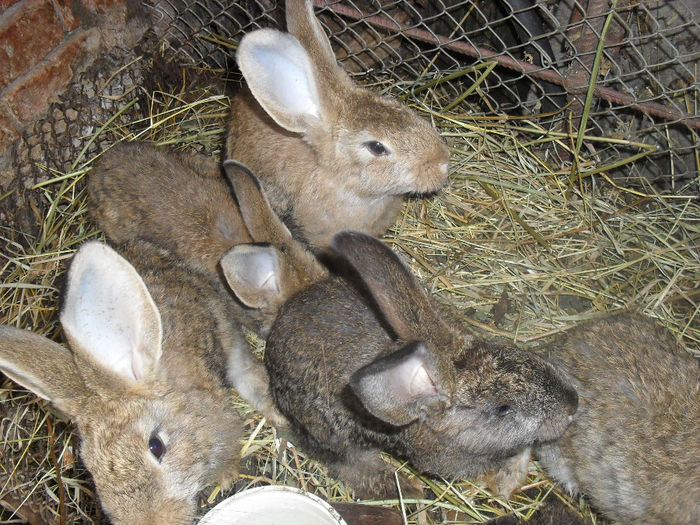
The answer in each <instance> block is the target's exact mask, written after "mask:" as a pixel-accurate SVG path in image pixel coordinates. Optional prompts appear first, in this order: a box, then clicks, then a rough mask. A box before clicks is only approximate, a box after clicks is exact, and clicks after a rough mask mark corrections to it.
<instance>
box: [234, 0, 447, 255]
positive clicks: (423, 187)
mask: <svg viewBox="0 0 700 525" xmlns="http://www.w3.org/2000/svg"><path fill="white" fill-rule="evenodd" d="M286 18H287V28H288V30H289V33H283V32H280V31H277V30H274V29H260V30H257V31H253V32H251V33H249V34H247V35H245V36H244V38H243V39H242V40H241V42H240V44H239V47H238V50H237V53H236V60H237V63H238V66H239V68H240V70H241V72H242V73H243V76H244V77H245V80H246V82H247V88H248V89H243V90H241V91H240V92H239V93H238V94H237V95H236V96H235V97H234V99H233V102H232V109H231V115H232V116H231V120H230V123H229V126H228V137H227V141H226V155H227V157H228V158H235V159H237V160H239V161H241V162H243V163H244V164H246V165H247V166H249V167H250V168H251V169H252V170H253V172H255V173H256V174H257V175H258V177H259V178H260V180H261V182H262V185H263V188H264V189H265V192H266V194H267V196H268V198H269V200H270V202H271V204H272V206H273V208H274V209H275V211H276V212H277V213H278V215H279V216H280V217H281V218H282V220H283V221H284V222H285V223H287V224H288V225H289V227H290V229H291V231H292V233H293V234H294V235H295V236H296V237H298V238H300V239H303V240H304V241H306V242H307V243H309V244H310V245H311V246H312V247H314V249H315V250H317V251H323V250H324V249H325V248H327V246H328V243H329V242H330V239H331V237H332V236H333V234H334V233H336V232H338V231H340V230H343V229H355V230H360V231H363V232H366V233H369V234H373V235H381V234H383V233H384V232H385V231H386V230H387V229H388V228H389V227H390V226H391V225H392V224H393V223H394V222H395V221H396V218H397V216H398V213H399V211H400V209H401V205H402V202H403V196H404V195H406V194H410V193H431V192H435V191H437V190H439V189H440V188H441V187H442V186H443V184H444V183H445V181H446V179H447V172H448V165H449V150H448V149H447V146H446V145H445V143H444V142H443V140H442V138H441V137H440V136H439V134H438V133H437V132H436V131H435V130H434V129H433V128H432V126H431V125H430V124H429V123H428V122H426V121H425V120H424V119H422V118H420V117H419V116H418V115H417V114H415V113H414V112H413V111H411V110H409V109H408V108H406V107H405V106H403V105H401V104H400V103H399V102H397V101H396V100H393V99H390V98H386V97H381V96H378V95H376V94H373V93H372V92H371V91H369V90H368V89H366V88H362V87H360V86H357V85H355V84H354V83H353V82H352V80H351V79H350V77H349V76H348V75H347V74H346V73H345V72H344V71H343V70H342V69H341V68H340V67H339V66H338V65H337V63H336V58H335V56H334V55H333V51H332V49H331V46H330V43H329V40H328V37H327V36H326V34H325V33H324V32H323V28H322V27H321V25H320V23H319V22H318V20H317V19H316V17H315V16H314V12H313V5H312V2H311V1H310V0H287V4H286Z"/></svg>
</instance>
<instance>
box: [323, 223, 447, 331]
mask: <svg viewBox="0 0 700 525" xmlns="http://www.w3.org/2000/svg"><path fill="white" fill-rule="evenodd" d="M331 247H332V248H333V249H334V250H335V251H337V252H338V253H339V254H340V255H342V256H343V257H344V258H345V259H347V261H348V262H349V263H350V264H351V265H352V266H353V268H354V269H355V270H356V271H357V273H358V274H359V275H360V277H361V278H362V281H363V282H364V283H365V285H366V286H367V288H368V289H369V291H370V293H371V294H372V297H373V298H374V300H375V301H376V302H377V305H378V306H379V309H380V310H381V312H382V314H383V315H384V317H385V318H386V320H387V322H388V323H389V324H390V325H391V327H392V328H393V329H394V331H395V332H396V335H397V336H399V337H400V338H401V339H403V340H405V341H411V340H420V339H422V337H423V336H424V334H425V332H426V328H434V327H436V326H439V324H440V323H441V320H440V319H439V316H438V315H437V313H436V311H435V308H434V306H433V304H432V302H431V301H430V299H429V298H428V296H427V294H426V292H425V290H424V289H423V287H422V286H421V284H420V283H419V282H418V280H417V279H416V277H415V276H414V275H413V273H412V272H411V270H410V269H409V268H408V267H407V266H406V265H405V264H404V263H403V262H402V261H401V259H400V258H399V257H398V255H396V254H395V253H394V252H393V251H391V249H390V248H389V246H387V245H386V244H384V243H383V242H382V241H380V240H379V239H376V238H374V237H372V236H371V235H367V234H365V233H360V232H354V231H343V232H340V233H337V234H335V235H334V236H333V239H332V241H331ZM433 331H434V330H433Z"/></svg>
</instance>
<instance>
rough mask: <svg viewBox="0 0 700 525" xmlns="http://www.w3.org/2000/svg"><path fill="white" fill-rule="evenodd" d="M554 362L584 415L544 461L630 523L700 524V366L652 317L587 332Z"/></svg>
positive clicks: (558, 350) (574, 489)
mask: <svg viewBox="0 0 700 525" xmlns="http://www.w3.org/2000/svg"><path fill="white" fill-rule="evenodd" d="M550 357H551V361H552V362H553V363H554V364H555V365H556V366H558V367H560V368H561V369H562V370H564V371H565V372H566V373H568V374H569V375H570V376H571V377H572V378H573V381H574V385H575V386H576V389H577V391H578V394H579V400H580V404H579V410H578V412H577V414H576V416H575V418H574V421H573V423H572V424H571V426H570V427H569V429H568V430H567V431H566V433H565V434H564V436H563V437H562V438H561V439H559V440H558V441H556V442H552V443H548V444H545V445H541V446H540V447H538V449H537V450H536V454H537V456H538V457H539V459H540V462H541V464H542V465H543V466H544V467H545V468H546V469H547V471H548V472H549V473H550V474H551V475H552V476H553V477H554V478H555V479H557V480H558V481H559V482H560V483H562V484H563V485H564V487H565V488H566V489H567V490H568V491H569V492H571V493H572V494H577V493H579V492H583V493H585V494H586V495H588V496H589V497H590V499H591V503H592V505H593V507H594V508H595V509H597V510H599V511H601V512H602V513H603V514H605V516H606V517H608V518H610V519H613V520H616V521H620V522H622V523H640V524H641V523H654V524H678V525H680V524H691V523H696V524H697V523H700V368H699V367H698V360H697V359H696V358H694V357H692V356H691V355H689V354H688V353H687V352H684V351H683V350H682V349H681V348H679V347H678V345H677V344H676V342H675V341H674V339H673V337H672V336H671V335H670V334H669V333H668V332H667V331H666V330H664V329H663V328H662V327H660V326H659V325H657V324H656V323H654V322H653V321H652V320H651V319H648V318H645V317H642V316H639V315H631V314H622V315H615V316H610V317H606V318H603V319H600V320H596V321H592V322H589V323H586V324H584V325H582V326H581V327H579V328H577V329H576V330H574V331H572V332H571V333H569V334H567V335H566V337H565V338H564V339H563V340H561V341H559V342H557V343H555V344H554V345H553V346H552V348H551V351H550Z"/></svg>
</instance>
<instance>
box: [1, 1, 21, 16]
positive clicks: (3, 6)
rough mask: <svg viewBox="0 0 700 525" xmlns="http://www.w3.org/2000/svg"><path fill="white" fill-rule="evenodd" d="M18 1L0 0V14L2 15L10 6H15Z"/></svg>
mask: <svg viewBox="0 0 700 525" xmlns="http://www.w3.org/2000/svg"><path fill="white" fill-rule="evenodd" d="M19 1H20V0H0V13H2V12H3V11H4V10H5V9H7V8H8V7H10V6H11V5H12V4H16V3H17V2H19Z"/></svg>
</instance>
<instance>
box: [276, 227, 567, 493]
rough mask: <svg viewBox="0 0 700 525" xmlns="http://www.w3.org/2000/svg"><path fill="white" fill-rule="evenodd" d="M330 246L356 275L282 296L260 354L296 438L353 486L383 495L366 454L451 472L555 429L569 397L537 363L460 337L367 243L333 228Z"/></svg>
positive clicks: (378, 467)
mask: <svg viewBox="0 0 700 525" xmlns="http://www.w3.org/2000/svg"><path fill="white" fill-rule="evenodd" d="M332 247H333V248H334V249H335V250H336V251H337V252H338V254H339V255H341V256H342V257H343V258H344V259H345V260H347V261H348V262H349V263H350V265H351V266H352V267H353V268H354V270H355V271H356V272H357V274H358V275H359V277H360V279H361V283H349V282H347V281H345V280H342V279H340V278H332V279H328V280H325V281H321V282H319V283H316V284H315V285H312V286H311V287H310V288H307V289H305V290H303V291H301V292H300V293H299V294H297V295H296V296H294V297H293V298H292V299H291V300H290V301H288V302H287V303H286V304H285V305H284V306H283V307H282V308H281V310H280V314H279V316H278V318H277V320H276V321H275V324H274V325H273V328H272V330H271V332H270V335H269V338H268V342H267V349H266V353H265V364H266V366H267V369H268V372H269V375H270V386H271V390H272V393H273V397H274V399H275V402H276V404H277V406H278V407H279V409H280V410H281V411H282V413H283V414H284V415H285V416H286V417H287V418H288V419H289V421H290V423H291V425H292V429H293V431H295V433H296V434H297V436H298V437H299V438H300V439H301V441H302V443H301V444H302V445H303V446H305V447H306V448H307V450H308V451H309V452H310V453H311V454H312V455H314V456H316V457H317V458H318V459H321V460H324V461H326V462H327V463H328V464H329V466H330V467H331V470H332V472H333V473H334V475H336V476H337V477H339V478H341V479H343V480H345V481H347V482H348V483H349V484H350V485H351V486H353V487H354V489H355V490H356V492H357V493H358V494H362V495H374V496H387V495H389V494H391V493H393V485H394V476H393V472H392V471H391V470H390V469H389V468H388V466H386V464H385V463H384V462H383V461H382V460H381V458H380V456H379V451H380V450H386V451H390V452H392V453H394V454H397V455H399V456H402V457H404V458H406V459H408V460H409V461H410V462H411V463H412V464H413V465H414V466H415V467H417V468H418V469H419V470H421V471H423V472H428V473H434V474H439V475H442V476H446V477H465V476H473V475H477V474H481V473H483V472H484V471H486V470H487V469H490V468H494V467H496V468H498V467H501V466H502V465H504V464H509V463H511V462H516V463H517V462H521V461H522V458H523V457H527V458H529V455H530V450H529V449H530V446H531V445H532V444H533V443H534V442H536V441H547V440H551V439H556V438H557V437H559V436H560V435H561V434H562V432H563V431H564V430H565V429H566V427H567V425H568V424H569V422H570V420H571V417H572V415H573V414H574V412H575V411H576V406H577V395H576V392H575V390H574V389H573V388H572V387H570V386H569V385H568V384H567V383H566V381H565V380H564V379H563V377H562V376H561V375H560V374H559V373H558V372H557V371H556V370H555V369H554V368H553V367H552V366H551V365H550V364H549V363H547V362H546V361H544V360H543V359H540V358H539V357H537V356H534V355H532V354H529V353H526V352H522V351H519V350H517V349H515V348H512V347H509V346H501V345H496V344H493V343H490V342H486V341H482V340H479V339H477V338H475V337H473V336H472V335H470V334H468V333H467V331H466V330H465V329H464V328H463V327H462V326H461V324H460V322H459V321H458V320H457V319H456V317H455V316H454V315H453V314H452V313H451V312H450V311H449V310H447V309H446V308H443V307H440V306H439V305H438V304H437V303H436V302H435V301H434V300H432V299H431V298H429V297H428V296H427V294H426V293H425V291H424V290H423V288H422V287H421V286H420V284H419V283H418V281H417V280H416V278H415V277H414V276H413V275H412V273H411V272H410V270H409V269H408V268H407V267H406V266H405V265H404V264H403V263H402V262H401V260H400V259H399V258H398V257H397V256H396V255H395V254H394V253H393V252H392V251H391V250H390V249H389V248H388V246H386V245H385V244H383V243H382V242H381V241H379V240H377V239H375V238H373V237H371V236H368V235H366V234H361V233H358V232H341V233H339V234H337V235H336V236H335V237H334V238H333V242H332ZM361 287H366V290H364V291H358V289H359V288H361ZM367 292H368V293H367Z"/></svg>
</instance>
